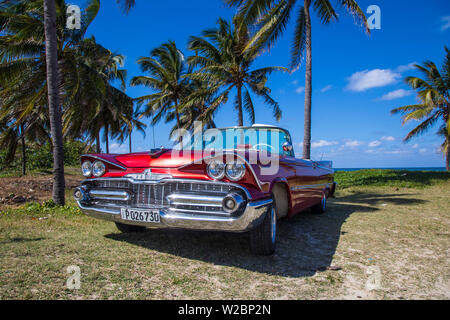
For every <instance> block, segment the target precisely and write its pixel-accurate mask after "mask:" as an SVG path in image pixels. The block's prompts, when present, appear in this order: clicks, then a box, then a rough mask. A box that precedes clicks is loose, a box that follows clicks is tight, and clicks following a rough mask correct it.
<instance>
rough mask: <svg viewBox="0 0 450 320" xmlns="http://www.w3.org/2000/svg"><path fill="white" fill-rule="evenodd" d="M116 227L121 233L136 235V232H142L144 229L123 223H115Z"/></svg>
mask: <svg viewBox="0 0 450 320" xmlns="http://www.w3.org/2000/svg"><path fill="white" fill-rule="evenodd" d="M116 227H117V229H119V230H120V231H121V232H122V233H136V232H144V231H145V229H146V228H145V227H141V226H133V225H131V224H125V223H120V222H116Z"/></svg>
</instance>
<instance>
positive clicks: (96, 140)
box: [95, 130, 102, 153]
mask: <svg viewBox="0 0 450 320" xmlns="http://www.w3.org/2000/svg"><path fill="white" fill-rule="evenodd" d="M95 143H96V144H97V146H96V152H97V153H101V152H102V149H101V148H100V130H99V131H97V136H96V137H95Z"/></svg>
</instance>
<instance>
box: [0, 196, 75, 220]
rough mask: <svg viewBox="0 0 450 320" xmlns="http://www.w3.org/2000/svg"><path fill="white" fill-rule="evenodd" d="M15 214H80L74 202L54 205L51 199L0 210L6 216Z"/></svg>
mask: <svg viewBox="0 0 450 320" xmlns="http://www.w3.org/2000/svg"><path fill="white" fill-rule="evenodd" d="M15 214H22V215H23V214H25V215H28V216H30V217H42V216H46V215H49V214H51V215H82V212H81V210H80V209H79V208H78V206H77V205H76V204H73V203H69V204H66V205H64V206H58V205H56V204H55V203H54V202H53V200H48V201H45V202H43V203H39V202H30V203H27V204H24V205H23V206H21V207H18V208H7V209H5V210H2V211H0V215H3V216H8V215H15Z"/></svg>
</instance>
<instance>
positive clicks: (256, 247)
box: [250, 204, 277, 256]
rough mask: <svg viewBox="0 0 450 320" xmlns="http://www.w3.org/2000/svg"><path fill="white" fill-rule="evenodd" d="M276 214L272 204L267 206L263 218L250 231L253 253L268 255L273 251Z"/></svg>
mask: <svg viewBox="0 0 450 320" xmlns="http://www.w3.org/2000/svg"><path fill="white" fill-rule="evenodd" d="M276 232H277V214H276V212H275V206H274V205H273V204H271V205H269V206H267V212H266V216H265V217H264V220H263V221H262V222H261V224H259V225H258V226H257V227H256V228H255V229H253V230H251V231H250V249H251V251H252V253H253V254H257V255H263V256H269V255H271V254H273V253H274V252H275V244H276Z"/></svg>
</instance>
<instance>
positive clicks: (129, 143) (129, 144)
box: [128, 130, 132, 153]
mask: <svg viewBox="0 0 450 320" xmlns="http://www.w3.org/2000/svg"><path fill="white" fill-rule="evenodd" d="M131 132H132V131H131V130H130V132H129V134H128V146H129V149H130V153H131Z"/></svg>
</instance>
